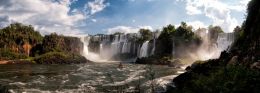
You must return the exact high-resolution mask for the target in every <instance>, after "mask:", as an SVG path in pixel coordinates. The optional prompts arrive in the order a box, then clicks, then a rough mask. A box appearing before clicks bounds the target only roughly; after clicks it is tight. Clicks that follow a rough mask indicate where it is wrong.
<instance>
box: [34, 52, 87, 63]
mask: <svg viewBox="0 0 260 93" xmlns="http://www.w3.org/2000/svg"><path fill="white" fill-rule="evenodd" d="M34 61H35V62H36V63H39V64H71V63H84V62H86V61H87V60H86V59H85V57H83V56H81V55H78V54H67V53H65V52H48V53H46V54H43V55H41V56H38V57H36V58H34Z"/></svg>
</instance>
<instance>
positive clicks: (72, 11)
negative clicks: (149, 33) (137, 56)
mask: <svg viewBox="0 0 260 93" xmlns="http://www.w3.org/2000/svg"><path fill="white" fill-rule="evenodd" d="M248 1H249V0H236V1H234V0H1V1H0V26H1V27H5V26H7V25H8V24H10V23H13V22H21V23H25V24H31V25H33V26H34V27H35V29H37V30H38V31H40V32H41V33H42V34H49V33H53V32H56V33H58V34H65V35H83V34H98V33H103V34H109V33H114V32H125V33H134V32H137V31H138V29H140V28H147V29H151V30H156V29H160V28H162V27H163V26H166V25H168V24H173V25H179V24H180V22H182V21H184V22H187V23H188V24H189V25H192V26H193V27H194V29H197V28H199V27H207V26H208V25H219V26H221V27H222V28H223V30H224V31H225V32H231V31H232V29H233V28H234V27H235V26H237V25H241V23H242V22H243V20H244V19H245V13H246V5H247V3H248Z"/></svg>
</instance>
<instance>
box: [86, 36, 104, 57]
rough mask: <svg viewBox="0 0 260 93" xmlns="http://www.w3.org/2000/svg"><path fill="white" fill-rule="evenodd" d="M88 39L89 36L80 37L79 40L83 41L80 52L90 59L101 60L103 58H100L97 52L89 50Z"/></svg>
mask: <svg viewBox="0 0 260 93" xmlns="http://www.w3.org/2000/svg"><path fill="white" fill-rule="evenodd" d="M89 40H90V37H89V36H86V37H81V42H82V43H83V52H82V53H81V54H82V55H83V56H84V57H85V58H86V59H88V60H90V61H94V62H103V61H104V60H102V59H101V58H100V56H99V55H98V54H96V53H93V52H90V51H89V49H88V45H89Z"/></svg>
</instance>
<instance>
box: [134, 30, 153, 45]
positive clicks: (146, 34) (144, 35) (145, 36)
mask: <svg viewBox="0 0 260 93" xmlns="http://www.w3.org/2000/svg"><path fill="white" fill-rule="evenodd" d="M139 33H140V35H141V37H140V38H138V40H137V41H138V42H139V43H143V42H145V41H147V40H151V39H152V38H153V33H152V32H151V31H150V30H149V29H140V30H139Z"/></svg>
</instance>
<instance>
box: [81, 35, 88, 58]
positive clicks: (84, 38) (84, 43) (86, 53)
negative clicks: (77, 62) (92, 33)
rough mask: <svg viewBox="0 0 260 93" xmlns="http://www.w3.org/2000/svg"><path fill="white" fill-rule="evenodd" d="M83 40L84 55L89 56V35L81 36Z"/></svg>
mask: <svg viewBox="0 0 260 93" xmlns="http://www.w3.org/2000/svg"><path fill="white" fill-rule="evenodd" d="M80 40H81V42H82V43H83V51H82V53H81V54H82V55H83V56H85V57H87V55H88V44H89V37H88V36H86V37H81V38H80Z"/></svg>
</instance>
